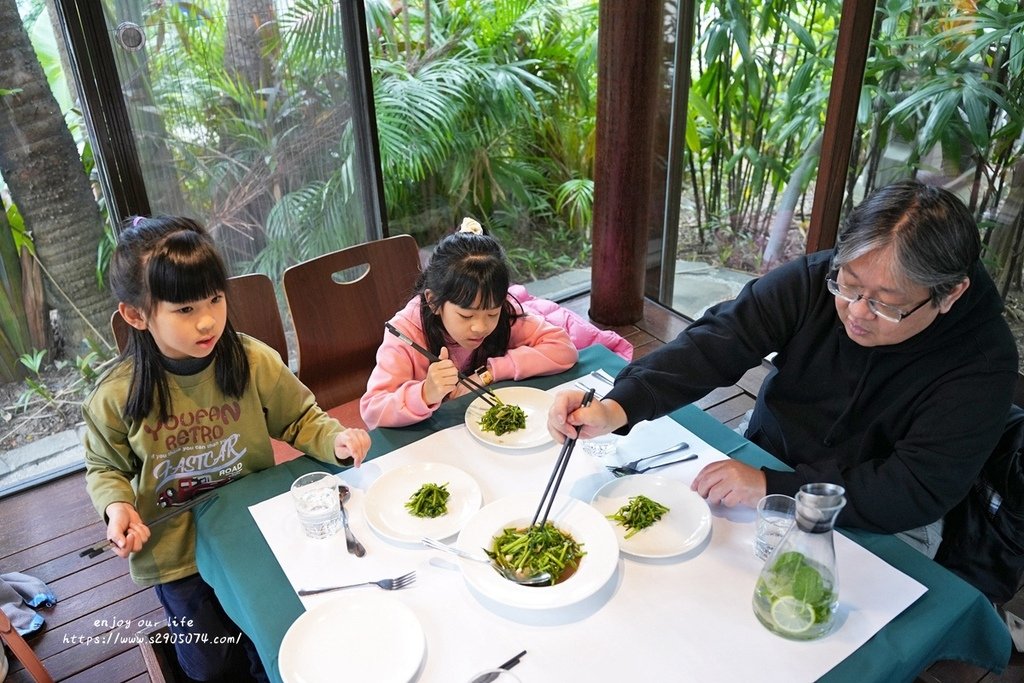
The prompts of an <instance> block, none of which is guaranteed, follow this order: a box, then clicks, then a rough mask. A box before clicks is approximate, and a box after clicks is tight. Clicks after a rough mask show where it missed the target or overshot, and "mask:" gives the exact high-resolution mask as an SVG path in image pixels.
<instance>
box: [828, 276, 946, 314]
mask: <svg viewBox="0 0 1024 683" xmlns="http://www.w3.org/2000/svg"><path fill="white" fill-rule="evenodd" d="M825 286H826V287H828V291H829V293H831V294H832V295H833V296H837V297H839V298H840V299H842V300H843V301H845V302H846V303H849V304H855V303H857V302H858V301H860V300H861V299H864V302H865V303H867V305H868V310H869V311H871V312H872V313H874V314H875V315H877V316H878V317H879V318H881V319H882V320H888V321H889V322H891V323H898V322H899V321H901V320H903V319H904V318H906V317H907V316H908V315H910V314H911V313H913V312H914V311H916V310H917V309H919V308H921V307H922V306H924V305H925V304H926V303H928V302H929V301H931V300H932V299H931V297H928V298H927V299H925V300H924V301H922V302H921V303H919V304H918V305H916V306H914V307H913V308H911V309H910V310H909V311H901V310H900V309H898V308H896V307H895V306H892V305H890V304H884V303H882V302H881V301H878V300H876V299H869V298H867V297H866V296H864V295H863V294H858V293H857V292H855V291H854V290H853V289H851V288H850V287H847V286H846V285H841V284H839V282H837V281H836V280H835V279H833V278H826V279H825Z"/></svg>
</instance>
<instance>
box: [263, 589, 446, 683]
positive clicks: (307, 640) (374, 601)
mask: <svg viewBox="0 0 1024 683" xmlns="http://www.w3.org/2000/svg"><path fill="white" fill-rule="evenodd" d="M426 649H427V641H426V638H425V637H424V635H423V626H421V625H420V622H419V619H417V618H416V615H415V614H414V613H413V611H412V610H411V609H409V608H408V607H406V606H405V605H404V604H403V603H402V602H400V601H399V600H397V599H396V598H393V597H390V596H388V595H383V594H381V593H364V594H353V593H348V592H346V595H345V596H344V597H341V596H338V597H337V598H335V599H332V600H330V601H328V602H325V603H323V604H320V605H317V606H316V607H314V608H313V609H311V610H309V611H308V612H305V613H303V614H302V615H301V616H299V618H298V619H296V620H295V623H293V624H292V625H291V627H290V628H289V629H288V632H287V633H285V634H284V638H283V639H282V640H281V649H280V651H279V653H278V662H277V663H278V668H279V670H280V672H281V679H282V680H283V681H284V683H336V682H337V681H340V680H342V679H344V680H347V681H373V682H374V683H408V682H409V681H411V680H413V678H414V677H415V676H416V674H417V672H418V671H419V669H420V664H421V662H422V661H423V654H424V652H425V651H426Z"/></svg>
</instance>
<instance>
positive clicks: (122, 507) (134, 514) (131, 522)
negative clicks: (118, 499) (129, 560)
mask: <svg viewBox="0 0 1024 683" xmlns="http://www.w3.org/2000/svg"><path fill="white" fill-rule="evenodd" d="M104 512H105V513H106V515H107V539H108V540H109V541H110V542H111V543H113V544H114V547H113V551H114V554H115V555H117V556H118V557H128V556H129V555H130V554H132V553H137V552H139V551H140V550H142V546H143V545H145V543H146V541H148V540H149V527H148V526H146V525H145V524H143V523H142V517H139V512H138V510H136V509H135V506H133V505H130V504H128V503H111V504H110V505H108V506H107V509H106V510H104Z"/></svg>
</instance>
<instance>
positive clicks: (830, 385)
mask: <svg viewBox="0 0 1024 683" xmlns="http://www.w3.org/2000/svg"><path fill="white" fill-rule="evenodd" d="M980 252H981V243H980V240H979V236H978V228H977V225H976V224H975V222H974V220H973V218H972V216H971V214H970V212H969V211H968V210H967V208H966V207H965V206H964V205H963V203H961V202H960V200H959V199H957V198H956V197H955V196H954V195H953V194H951V193H950V192H948V191H946V190H944V189H940V188H937V187H929V186H926V185H923V184H921V183H918V182H916V181H905V182H899V183H896V184H893V185H890V186H888V187H884V188H882V189H880V190H878V191H876V192H875V193H873V194H872V195H871V196H869V197H868V198H867V199H865V200H864V202H862V203H861V204H860V205H859V206H858V207H857V208H855V209H854V210H853V211H852V212H851V214H850V216H849V218H848V219H847V221H846V223H845V225H844V226H843V229H842V230H841V233H840V235H839V240H838V243H837V245H836V247H835V249H833V250H828V251H823V252H818V253H814V254H810V255H808V256H804V257H801V258H799V259H796V260H794V261H792V262H790V263H788V264H786V265H783V266H780V267H779V268H777V269H775V270H773V271H772V272H770V273H768V274H766V275H764V276H763V277H761V278H759V279H757V280H754V281H753V282H751V283H749V284H748V285H747V286H746V287H744V289H743V291H742V292H740V294H739V296H738V297H737V298H736V299H734V300H732V301H728V302H725V303H722V304H719V305H717V306H714V307H713V308H711V309H709V310H708V312H707V313H706V314H705V315H704V316H703V317H702V318H701V319H700V320H698V321H697V322H695V323H694V324H693V325H691V326H690V327H689V328H687V329H686V330H685V331H684V332H682V333H681V334H680V335H679V336H678V337H677V338H676V339H675V340H673V341H672V342H670V343H669V344H666V345H665V346H664V347H663V348H661V349H659V350H658V351H655V352H654V353H651V354H649V355H647V356H645V357H643V358H641V359H639V360H636V361H634V362H633V363H631V364H630V365H629V366H627V367H626V368H625V369H624V370H623V371H622V372H621V373H620V374H619V376H618V377H617V378H616V382H615V386H614V388H613V389H611V391H609V392H608V394H607V395H606V396H605V397H604V398H603V399H602V400H601V401H598V402H594V403H592V404H591V405H590V406H588V407H586V408H581V407H580V398H581V396H582V394H581V392H573V391H570V392H563V393H561V394H559V397H558V398H557V399H556V401H555V404H554V406H553V407H552V409H551V413H550V415H549V421H548V427H549V430H550V431H551V432H552V433H553V434H555V435H556V438H558V439H559V440H561V439H562V438H564V436H567V435H574V425H579V426H582V430H581V432H580V436H581V438H589V437H593V436H597V435H600V434H604V433H607V432H610V431H613V430H617V431H618V432H620V433H624V432H626V431H628V430H629V429H630V428H631V427H632V426H633V425H635V424H636V423H637V422H639V421H641V420H646V419H652V418H655V417H659V416H661V415H664V414H666V413H668V412H671V411H672V410H675V409H676V408H679V407H680V406H683V405H686V404H688V403H691V402H693V401H695V400H697V399H699V398H701V397H702V396H704V395H705V394H707V393H708V392H709V391H711V390H712V389H714V388H716V387H720V386H728V385H731V384H735V383H736V382H737V381H738V380H739V379H740V378H741V377H742V376H743V374H744V373H745V372H746V371H747V370H748V369H750V368H752V367H755V366H757V365H759V364H760V363H761V359H762V358H764V357H765V356H767V355H768V354H770V353H772V352H776V353H777V355H776V356H775V358H774V360H773V365H774V369H773V371H772V372H771V373H770V374H769V375H768V377H767V378H766V379H765V381H764V383H763V385H762V387H761V392H760V394H759V395H758V397H757V403H756V406H755V408H754V411H753V413H752V415H751V419H750V425H749V427H748V429H747V433H746V436H747V438H749V439H750V440H751V441H753V442H754V443H756V444H758V445H759V446H761V447H762V448H764V449H765V450H767V451H768V452H770V453H772V454H773V455H775V456H776V457H778V458H779V459H780V460H782V461H783V462H785V463H786V464H787V465H789V466H791V467H792V468H793V469H794V471H792V472H780V471H776V470H771V469H767V468H762V469H760V470H758V469H755V468H753V467H750V466H748V465H744V464H743V463H741V462H739V461H737V460H729V459H727V460H723V461H721V462H715V463H711V464H709V465H707V466H706V467H704V469H703V470H702V471H701V472H700V473H699V474H698V475H697V477H696V479H695V480H694V483H693V488H694V490H696V491H697V492H698V493H700V495H702V496H704V497H705V498H707V500H708V502H710V503H723V504H725V505H727V506H734V505H748V506H751V507H753V506H755V505H756V504H757V501H758V500H759V499H760V498H761V497H762V496H764V495H766V494H768V493H785V494H789V495H794V494H795V493H796V492H797V490H798V489H799V488H800V486H801V485H803V484H805V483H809V482H831V483H835V484H839V485H841V486H844V487H845V488H846V497H847V505H846V507H845V508H844V509H843V511H842V512H841V513H840V515H839V519H838V524H839V525H840V526H849V527H859V528H863V529H868V530H871V531H878V532H885V533H897V532H904V533H902V534H901V536H902V537H903V538H904V539H905V540H907V541H908V542H910V543H911V544H912V545H914V546H915V547H917V548H919V549H920V550H922V552H925V553H926V554H928V555H929V556H934V553H935V550H936V549H937V547H938V543H939V541H940V540H941V522H942V517H943V515H945V514H946V512H948V511H949V510H950V509H951V508H952V507H953V506H954V505H955V504H956V503H957V502H958V501H959V500H960V499H962V498H963V497H964V496H965V495H966V494H967V492H968V490H969V488H970V486H971V484H972V482H973V481H974V480H975V478H976V477H977V475H978V473H979V471H980V470H981V467H982V465H983V464H984V463H985V460H986V459H987V457H988V456H989V454H990V453H991V452H992V449H993V448H994V447H995V445H996V443H997V441H998V440H999V437H1000V436H1001V434H1002V432H1003V427H1004V423H1005V420H1006V417H1007V414H1008V412H1009V408H1010V404H1011V402H1012V399H1013V390H1014V386H1015V382H1016V378H1017V350H1016V345H1015V343H1014V340H1013V337H1012V335H1011V333H1010V330H1009V327H1008V326H1007V324H1006V322H1005V320H1004V319H1003V317H1002V300H1001V298H1000V296H999V293H998V291H997V290H996V288H995V285H994V284H993V282H992V280H991V278H990V277H989V276H988V274H987V273H986V272H985V268H984V267H983V265H982V264H981V262H980V260H979V255H980Z"/></svg>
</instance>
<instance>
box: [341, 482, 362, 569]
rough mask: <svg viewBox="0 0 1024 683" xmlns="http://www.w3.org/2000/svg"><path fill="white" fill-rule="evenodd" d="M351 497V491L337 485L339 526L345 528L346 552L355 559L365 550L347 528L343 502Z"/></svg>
mask: <svg viewBox="0 0 1024 683" xmlns="http://www.w3.org/2000/svg"><path fill="white" fill-rule="evenodd" d="M351 495H352V490H351V489H350V488H349V487H347V486H345V485H344V484H339V485H338V503H339V504H340V505H341V524H342V526H344V527H345V546H346V547H347V548H348V551H349V552H350V553H352V554H353V555H355V556H356V557H362V556H363V555H365V554H366V548H364V547H363V544H362V543H360V542H359V541H357V540H356V537H355V536H354V535H353V534H352V530H351V529H349V528H348V511H347V510H345V501H346V500H348V499H349V497H350V496H351Z"/></svg>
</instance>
